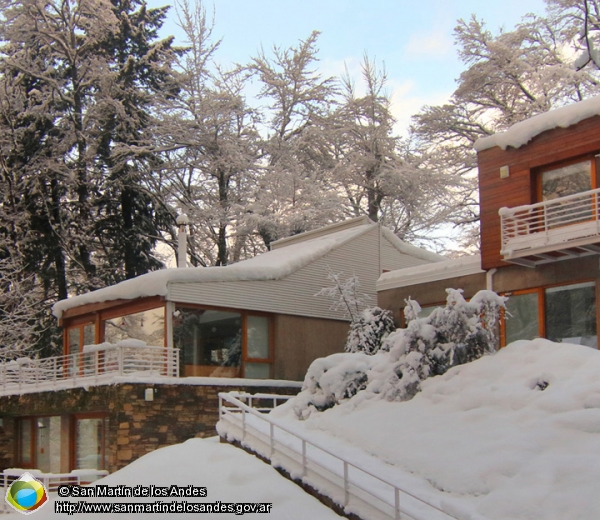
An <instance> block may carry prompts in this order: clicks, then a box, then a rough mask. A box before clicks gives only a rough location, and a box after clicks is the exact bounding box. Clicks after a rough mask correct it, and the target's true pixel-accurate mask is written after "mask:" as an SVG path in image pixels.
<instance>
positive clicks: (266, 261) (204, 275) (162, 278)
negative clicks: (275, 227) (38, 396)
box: [52, 224, 375, 318]
mask: <svg viewBox="0 0 600 520" xmlns="http://www.w3.org/2000/svg"><path fill="white" fill-rule="evenodd" d="M374 225H375V224H371V225H364V226H358V227H353V228H351V229H345V230H342V231H339V232H337V233H331V234H328V235H324V236H319V237H316V238H314V239H312V240H310V241H304V242H301V243H298V244H291V245H289V246H287V247H282V248H280V249H276V250H274V251H268V252H266V253H263V254H261V255H258V256H255V257H254V258H251V259H249V260H244V261H242V262H238V263H236V264H231V265H227V266H224V267H193V268H188V269H177V268H174V269H162V270H160V271H153V272H151V273H147V274H144V275H141V276H138V277H136V278H132V279H130V280H125V281H123V282H121V283H118V284H116V285H113V286H111V287H104V288H103V289H98V290H97V291H92V292H89V293H86V294H81V295H79V296H74V297H72V298H68V299H66V300H61V301H59V302H57V303H55V304H54V306H53V307H52V313H53V314H54V316H56V317H57V318H60V317H61V316H62V313H63V312H65V311H66V310H67V309H71V308H73V307H79V306H80V305H85V304H88V303H100V302H105V301H111V300H120V299H125V300H131V299H134V298H140V297H144V296H166V295H167V285H168V284H169V283H170V282H234V281H247V280H279V279H281V278H285V277H286V276H288V275H290V274H292V273H293V272H295V271H297V270H298V269H300V268H302V267H304V266H305V265H308V264H309V263H311V262H314V261H315V260H317V259H318V258H320V257H322V256H324V255H326V254H327V253H329V252H330V251H331V250H333V249H335V248H337V247H339V246H341V245H342V244H344V243H346V242H348V241H350V240H352V239H354V238H356V237H358V236H360V235H362V234H363V233H365V232H367V231H368V230H370V229H372V227H373V226H374Z"/></svg>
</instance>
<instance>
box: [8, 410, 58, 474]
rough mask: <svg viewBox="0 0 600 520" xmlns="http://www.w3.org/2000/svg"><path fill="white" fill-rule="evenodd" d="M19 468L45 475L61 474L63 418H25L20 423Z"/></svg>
mask: <svg viewBox="0 0 600 520" xmlns="http://www.w3.org/2000/svg"><path fill="white" fill-rule="evenodd" d="M17 424H18V426H17V431H18V452H17V461H16V462H17V466H18V467H24V468H36V469H39V470H40V471H43V472H44V473H60V472H61V457H62V453H61V451H62V445H61V424H62V423H61V417H60V416H59V415H54V416H48V417H25V418H21V419H19V421H18V423H17Z"/></svg>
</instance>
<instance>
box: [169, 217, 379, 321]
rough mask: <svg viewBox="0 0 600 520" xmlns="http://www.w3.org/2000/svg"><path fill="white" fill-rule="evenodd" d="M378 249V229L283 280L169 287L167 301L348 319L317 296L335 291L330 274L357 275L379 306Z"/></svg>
mask: <svg viewBox="0 0 600 520" xmlns="http://www.w3.org/2000/svg"><path fill="white" fill-rule="evenodd" d="M378 247H379V229H378V227H377V226H373V230H372V231H369V232H367V233H365V234H363V235H361V236H359V237H357V238H356V239H354V240H352V241H350V242H347V243H346V244H343V245H342V246H340V247H339V248H337V249H335V250H333V251H331V252H329V253H328V254H326V255H325V256H323V257H321V258H319V259H318V260H316V261H314V262H312V263H311V264H309V265H307V266H305V267H303V268H302V269H299V270H298V271H296V272H295V273H292V274H291V275H290V276H287V277H286V278H284V279H282V280H257V281H237V282H203V283H172V284H169V295H168V299H169V300H172V301H176V302H182V303H202V304H205V305H216V306H227V307H231V308H240V309H249V310H261V311H266V312H273V313H281V314H292V315H299V316H314V317H319V318H330V319H344V316H343V313H342V312H341V311H333V310H331V309H330V308H329V307H330V306H331V301H329V300H328V299H327V298H324V297H317V296H315V293H317V292H318V291H319V290H320V289H321V288H323V287H327V286H328V285H330V283H331V282H329V281H328V280H327V273H328V271H329V270H330V269H331V270H332V271H334V272H343V273H344V275H345V276H351V275H352V274H356V275H357V276H358V277H359V279H360V282H361V290H362V292H365V293H367V294H369V295H371V296H372V297H373V301H374V302H375V301H376V291H375V281H376V280H377V278H378V277H379V265H378V262H377V256H376V254H374V252H376V251H377V250H378Z"/></svg>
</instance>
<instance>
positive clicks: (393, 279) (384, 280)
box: [377, 255, 485, 291]
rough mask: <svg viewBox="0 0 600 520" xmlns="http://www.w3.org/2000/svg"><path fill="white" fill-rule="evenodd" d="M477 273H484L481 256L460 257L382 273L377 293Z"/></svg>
mask: <svg viewBox="0 0 600 520" xmlns="http://www.w3.org/2000/svg"><path fill="white" fill-rule="evenodd" d="M477 273H485V271H484V270H483V269H481V255H470V256H461V257H460V258H455V259H453V260H445V261H442V262H440V261H437V262H435V263H431V264H426V265H417V266H414V267H406V268H404V269H396V270H395V271H390V272H388V273H383V274H382V275H381V276H380V277H379V279H378V280H377V291H383V290H385V289H395V288H396V287H407V286H409V285H417V284H420V283H426V282H434V281H437V280H446V279H448V278H454V277H458V276H468V275H472V274H477Z"/></svg>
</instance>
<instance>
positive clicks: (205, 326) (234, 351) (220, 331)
mask: <svg viewBox="0 0 600 520" xmlns="http://www.w3.org/2000/svg"><path fill="white" fill-rule="evenodd" d="M173 343H174V346H175V347H176V348H179V349H181V353H180V355H181V359H182V361H183V363H182V364H183V375H185V376H225V377H237V376H239V370H240V365H241V360H242V315H241V314H239V313H237V312H225V311H217V310H210V309H192V308H178V309H177V311H176V312H175V315H174V316H173Z"/></svg>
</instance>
